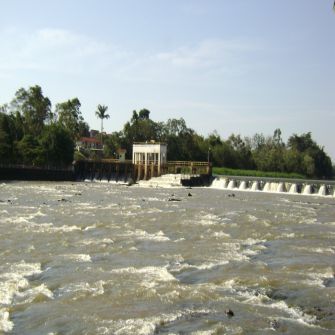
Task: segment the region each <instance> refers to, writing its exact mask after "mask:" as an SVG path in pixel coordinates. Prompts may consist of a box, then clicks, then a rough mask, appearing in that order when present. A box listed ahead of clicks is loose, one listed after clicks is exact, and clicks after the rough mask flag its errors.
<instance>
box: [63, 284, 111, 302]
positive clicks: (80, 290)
mask: <svg viewBox="0 0 335 335" xmlns="http://www.w3.org/2000/svg"><path fill="white" fill-rule="evenodd" d="M104 284H105V282H104V281H103V280H98V281H97V282H95V283H93V284H89V283H87V282H79V283H70V284H68V285H65V286H62V287H60V288H59V289H58V292H57V294H58V296H61V297H62V296H65V295H69V294H71V295H72V294H75V297H74V300H76V299H78V298H79V297H80V296H81V295H82V294H84V295H85V294H86V293H89V294H90V295H91V296H93V297H96V296H98V295H103V294H104V293H105V290H104Z"/></svg>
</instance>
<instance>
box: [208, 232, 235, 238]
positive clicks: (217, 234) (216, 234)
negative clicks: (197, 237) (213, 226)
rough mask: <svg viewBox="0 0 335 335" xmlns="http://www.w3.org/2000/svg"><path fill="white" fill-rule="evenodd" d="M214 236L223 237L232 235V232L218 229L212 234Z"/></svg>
mask: <svg viewBox="0 0 335 335" xmlns="http://www.w3.org/2000/svg"><path fill="white" fill-rule="evenodd" d="M212 236H213V237H217V238H222V237H231V236H230V234H226V233H224V232H223V231H216V232H214V233H213V235H212Z"/></svg>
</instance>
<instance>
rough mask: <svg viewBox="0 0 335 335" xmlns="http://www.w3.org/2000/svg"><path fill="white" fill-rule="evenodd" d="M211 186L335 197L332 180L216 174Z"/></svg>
mask: <svg viewBox="0 0 335 335" xmlns="http://www.w3.org/2000/svg"><path fill="white" fill-rule="evenodd" d="M211 187H212V188H217V189H225V190H230V191H233V190H236V191H253V192H269V193H286V194H301V195H314V196H333V197H335V181H334V180H308V179H294V180H293V179H292V180H291V179H281V178H276V179H274V178H261V177H239V176H236V177H235V176H216V177H214V179H213V182H212V184H211Z"/></svg>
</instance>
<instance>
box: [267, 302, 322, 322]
mask: <svg viewBox="0 0 335 335" xmlns="http://www.w3.org/2000/svg"><path fill="white" fill-rule="evenodd" d="M268 306H269V307H271V308H274V309H279V310H282V311H284V312H286V313H287V314H289V315H290V316H291V319H292V318H293V319H294V320H296V321H297V322H299V323H302V324H304V325H308V326H313V323H315V321H316V316H315V315H309V314H305V313H304V312H303V311H301V310H300V309H299V308H297V307H289V306H288V305H287V304H286V302H285V301H277V302H274V303H271V304H270V305H268Z"/></svg>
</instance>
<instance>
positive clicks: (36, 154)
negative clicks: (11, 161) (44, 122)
mask: <svg viewBox="0 0 335 335" xmlns="http://www.w3.org/2000/svg"><path fill="white" fill-rule="evenodd" d="M17 149H18V154H19V156H20V160H21V163H23V164H26V165H34V166H40V165H44V163H45V160H44V152H43V148H42V147H41V146H40V144H39V142H38V140H37V139H36V137H35V136H33V135H30V134H28V135H24V137H23V138H22V140H21V141H20V142H18V143H17Z"/></svg>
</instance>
